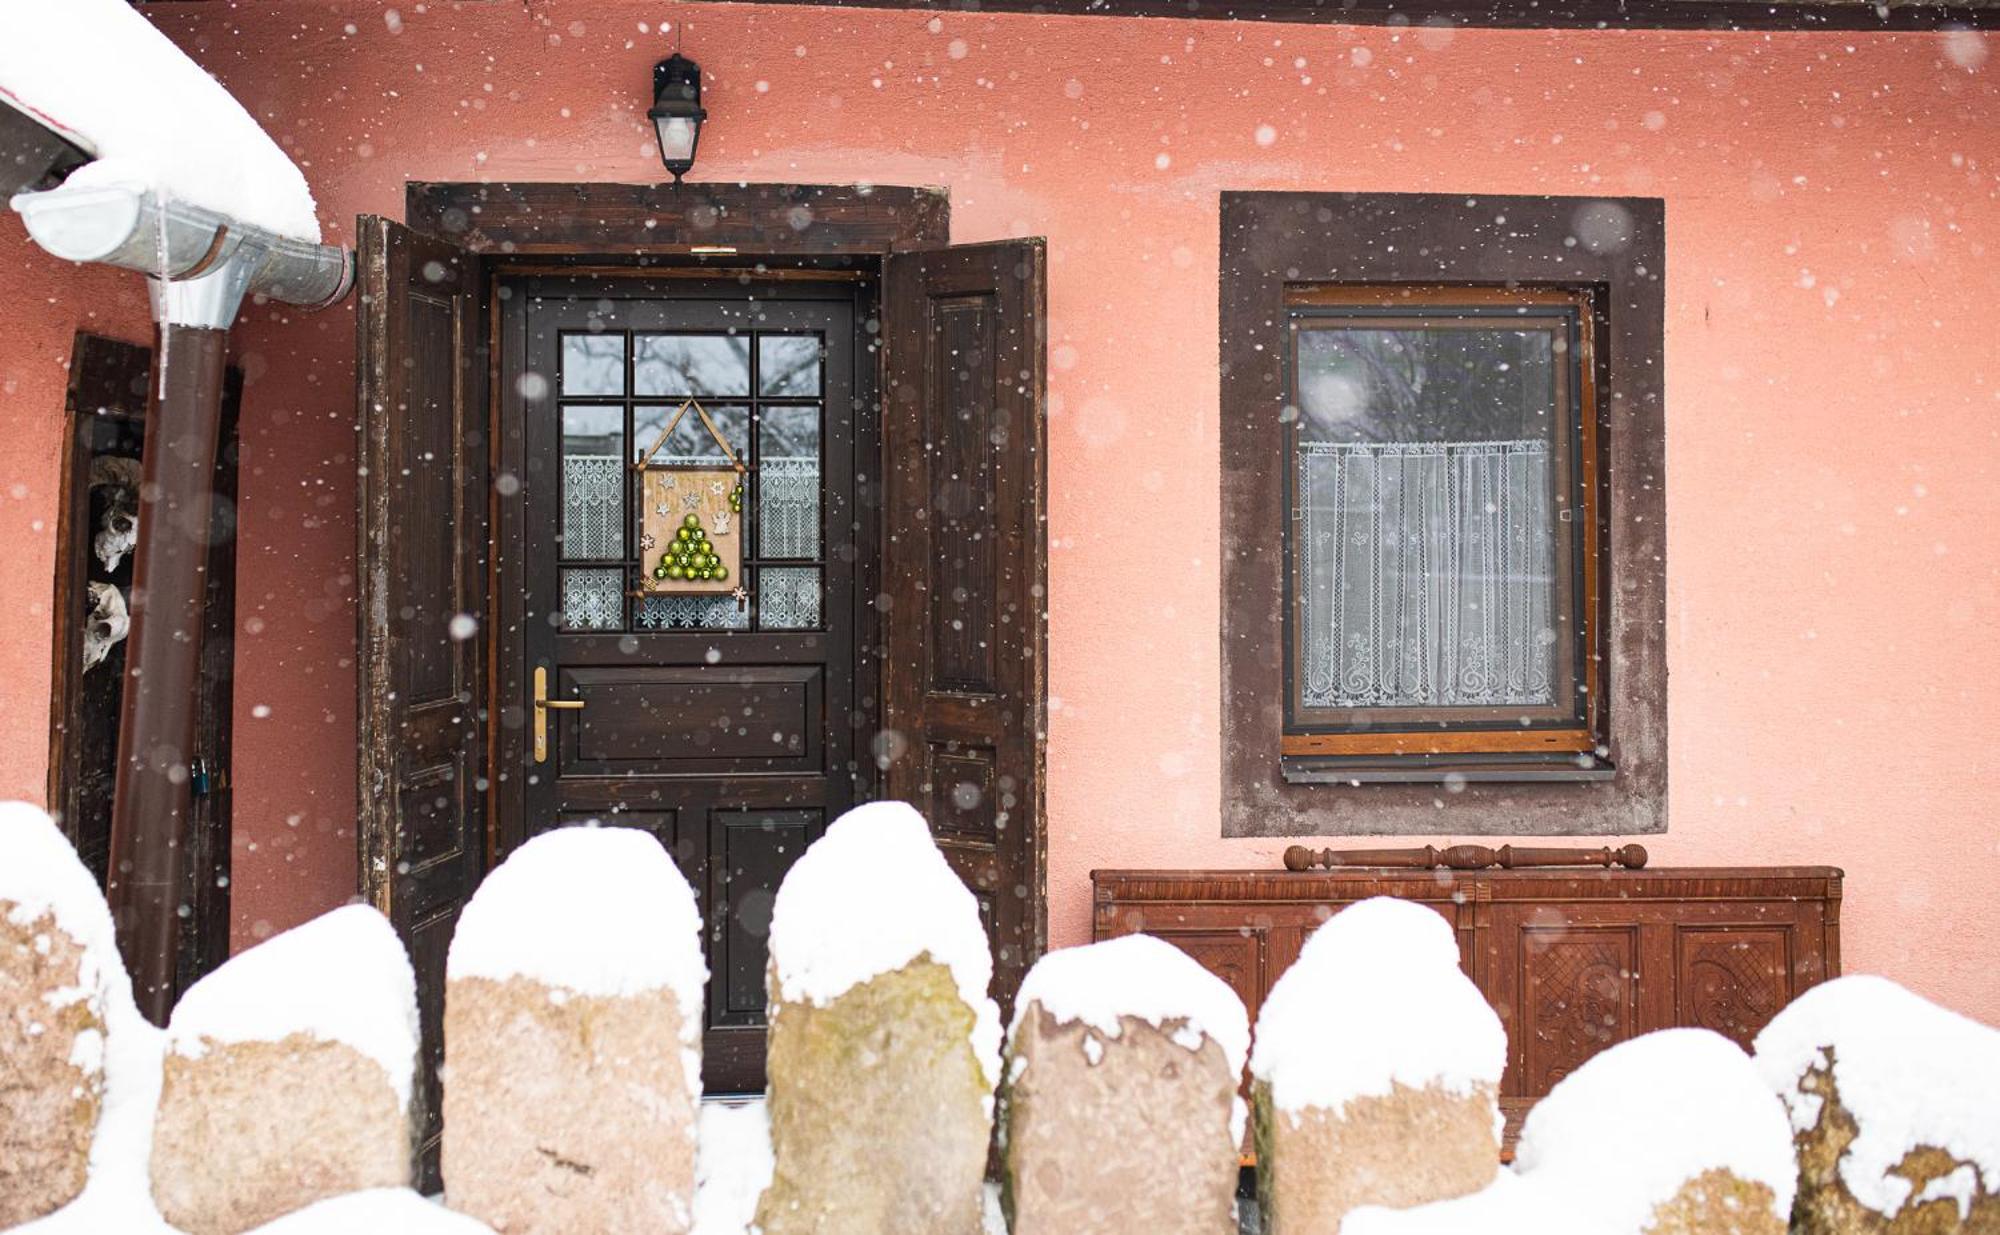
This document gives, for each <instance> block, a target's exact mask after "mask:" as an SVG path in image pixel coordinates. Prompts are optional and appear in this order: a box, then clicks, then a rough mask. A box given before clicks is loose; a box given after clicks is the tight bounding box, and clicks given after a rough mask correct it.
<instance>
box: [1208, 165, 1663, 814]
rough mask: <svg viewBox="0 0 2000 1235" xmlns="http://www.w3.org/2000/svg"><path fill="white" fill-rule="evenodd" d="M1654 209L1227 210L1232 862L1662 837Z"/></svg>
mask: <svg viewBox="0 0 2000 1235" xmlns="http://www.w3.org/2000/svg"><path fill="white" fill-rule="evenodd" d="M1665 228H1666V217H1665V210H1664V207H1663V205H1662V203H1660V202H1659V201H1656V200H1651V199H1646V198H1569V197H1521V196H1508V197H1483V196H1468V195H1464V194H1429V193H1224V194H1223V195H1222V203H1221V220H1220V232H1221V237H1220V257H1221V266H1220V274H1221V279H1220V287H1219V289H1218V292H1219V294H1218V305H1217V309H1218V324H1219V327H1220V340H1219V342H1220V348H1219V353H1220V356H1219V358H1220V361H1221V388H1220V395H1221V406H1220V416H1219V419H1218V431H1219V443H1218V444H1219V454H1220V459H1221V497H1222V503H1221V505H1222V509H1221V527H1220V533H1221V535H1220V553H1219V557H1220V562H1221V592H1222V595H1221V610H1222V614H1221V617H1222V630H1221V636H1222V637H1221V676H1222V682H1221V686H1222V733H1221V745H1222V776H1221V786H1220V797H1221V803H1220V805H1221V817H1222V834H1223V835H1224V836H1244V837H1271V836H1321V835H1389V836H1452V835H1458V836H1466V835H1472V836H1480V835H1485V836H1537V835H1539V836H1559V835H1626V834H1642V833H1648V832H1660V831H1664V830H1665V828H1666V824H1667V706H1666V698H1667V663H1666V541H1665V535H1664V533H1665V515H1666V498H1665V493H1666V487H1665V468H1664V461H1665V456H1666V451H1665V432H1664V426H1665V403H1664V388H1663V383H1662V373H1663V369H1664V366H1663V359H1664V352H1663V345H1664V331H1663V323H1664V320H1665V311H1666V299H1665V295H1664V283H1663V279H1662V270H1663V267H1664V264H1665Z"/></svg>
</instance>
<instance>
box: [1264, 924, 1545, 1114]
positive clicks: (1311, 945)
mask: <svg viewBox="0 0 2000 1235" xmlns="http://www.w3.org/2000/svg"><path fill="white" fill-rule="evenodd" d="M1506 1066H1507V1033H1506V1030H1504V1029H1502V1028H1501V1026H1500V1018H1499V1017H1498V1016H1497V1015H1495V1014H1494V1011H1493V1009H1492V1008H1491V1007H1488V1006H1487V1003H1486V1000H1485V998H1484V997H1483V996H1481V995H1480V993H1479V989H1478V988H1477V987H1475V986H1474V985H1473V984H1472V979H1470V978H1468V977H1466V976H1465V972H1464V971H1463V970H1461V969H1460V968H1459V965H1458V943H1457V940H1456V939H1455V938H1454V936H1453V934H1452V929H1451V925H1450V924H1449V923H1447V922H1446V921H1445V920H1444V918H1443V917H1441V916H1439V915H1438V914H1437V913H1436V912H1434V911H1432V910H1429V909H1426V908H1424V907H1423V906H1422V905H1418V904H1415V903H1413V902H1410V901H1403V900H1396V899H1394V898H1391V897H1375V898H1373V899H1371V900H1365V901H1361V902H1359V903H1357V904H1354V905H1350V906H1348V907H1347V908H1346V909H1344V910H1342V911H1341V912H1340V913H1338V914H1336V915H1334V917H1333V918H1332V919H1331V920H1329V921H1328V922H1327V923H1326V924H1325V925H1323V926H1321V927H1320V928H1319V929H1318V930H1316V931H1314V932H1313V934H1312V937H1311V938H1309V939H1307V940H1306V943H1305V946H1304V947H1303V948H1301V949H1300V950H1299V958H1298V960H1296V961H1294V962H1293V963H1292V967H1291V968H1290V969H1287V970H1286V971H1285V973H1284V975H1283V976H1282V977H1280V978H1279V979H1278V981H1277V983H1276V984H1275V985H1273V986H1272V988H1271V994H1270V996H1269V997H1268V998H1266V999H1265V1001H1264V1006H1263V1009H1262V1010H1261V1011H1259V1013H1258V1014H1257V1045H1256V1049H1255V1050H1254V1051H1253V1052H1252V1053H1251V1056H1250V1073H1251V1075H1252V1076H1254V1077H1256V1078H1257V1079H1258V1080H1259V1081H1263V1082H1265V1083H1266V1084H1268V1085H1269V1086H1270V1092H1271V1101H1272V1103H1273V1105H1275V1106H1276V1107H1277V1108H1278V1109H1279V1110H1282V1111H1287V1112H1293V1113H1296V1112H1298V1111H1301V1110H1304V1109H1306V1108H1319V1109H1322V1110H1326V1111H1331V1112H1338V1111H1339V1110H1340V1109H1341V1108H1343V1107H1345V1106H1346V1105H1347V1104H1348V1103H1349V1102H1351V1101H1353V1100H1354V1099H1356V1098H1362V1097H1387V1096H1389V1095H1390V1094H1391V1093H1392V1092H1393V1091H1394V1088H1395V1086H1396V1085H1398V1084H1401V1085H1404V1086H1407V1087H1409V1088H1412V1089H1419V1088H1422V1087H1424V1086H1426V1085H1437V1086H1439V1087H1441V1088H1442V1089H1444V1090H1445V1091H1446V1092H1448V1093H1452V1094H1456V1095H1461V1096H1462V1095H1466V1094H1470V1093H1472V1092H1473V1091H1474V1090H1475V1089H1476V1088H1477V1087H1478V1086H1481V1085H1488V1086H1493V1087H1495V1088H1496V1089H1497V1088H1498V1086H1499V1084H1500V1073H1501V1072H1502V1070H1504V1069H1505V1068H1506Z"/></svg>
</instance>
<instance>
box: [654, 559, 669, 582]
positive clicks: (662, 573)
mask: <svg viewBox="0 0 2000 1235" xmlns="http://www.w3.org/2000/svg"><path fill="white" fill-rule="evenodd" d="M666 577H667V567H666V563H664V562H662V563H661V564H660V565H658V566H655V567H653V578H655V579H664V578H666Z"/></svg>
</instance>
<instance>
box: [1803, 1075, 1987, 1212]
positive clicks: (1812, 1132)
mask: <svg viewBox="0 0 2000 1235" xmlns="http://www.w3.org/2000/svg"><path fill="white" fill-rule="evenodd" d="M1827 1058H1828V1063H1827V1065H1826V1066H1824V1067H1815V1068H1812V1069H1811V1070H1809V1071H1808V1072H1807V1073H1806V1074H1805V1075H1804V1076H1803V1077H1801V1078H1800V1079H1799V1091H1800V1092H1801V1093H1807V1094H1813V1095H1815V1096H1817V1097H1819V1098H1820V1099H1821V1101H1820V1108H1819V1120H1818V1121H1817V1122H1816V1123H1815V1124H1814V1125H1813V1126H1812V1127H1810V1128H1807V1129H1806V1130H1805V1131H1803V1132H1799V1133H1797V1134H1795V1136H1794V1137H1793V1144H1794V1146H1795V1147H1796V1148H1797V1150H1798V1159H1799V1195H1798V1200H1797V1201H1795V1202H1794V1203H1793V1206H1792V1230H1793V1232H1794V1233H1795V1235H2000V1196H1996V1195H1995V1194H1993V1193H1992V1192H1983V1193H1981V1194H1980V1195H1979V1196H1978V1197H1976V1198H1975V1199H1974V1201H1973V1204H1972V1209H1971V1212H1970V1213H1969V1214H1965V1215H1963V1216H1961V1214H1960V1211H1959V1207H1958V1202H1957V1201H1956V1200H1954V1199H1952V1198H1950V1197H1941V1198H1938V1199H1936V1200H1931V1201H1925V1202H1923V1203H1921V1204H1916V1203H1906V1204H1905V1205H1904V1206H1903V1207H1902V1208H1901V1209H1899V1210H1897V1211H1896V1216H1895V1217H1893V1218H1890V1217H1885V1216H1884V1215H1882V1214H1880V1213H1878V1212H1876V1211H1875V1210H1873V1209H1870V1208H1868V1207H1867V1206H1865V1205H1863V1204H1862V1203H1861V1202H1860V1201H1858V1200H1856V1199H1855V1198H1854V1196H1853V1194H1852V1193H1850V1192H1849V1191H1848V1190H1847V1184H1846V1183H1845V1182H1844V1181H1843V1180H1842V1179H1841V1177H1840V1160H1841V1158H1842V1157H1843V1156H1844V1155H1845V1154H1846V1153H1847V1147H1848V1146H1849V1145H1851V1144H1853V1142H1854V1138H1855V1137H1856V1136H1858V1135H1859V1134H1860V1126H1859V1125H1858V1124H1856V1123H1855V1120H1854V1116H1853V1115H1852V1114H1851V1113H1850V1112H1849V1111H1848V1109H1847V1108H1846V1107H1845V1106H1843V1105H1842V1104H1841V1101H1840V1087H1839V1085H1838V1084H1837V1083H1836V1082H1835V1080H1834V1073H1833V1068H1832V1059H1833V1051H1832V1049H1831V1048H1828V1050H1827ZM1963 1165H1965V1164H1964V1163H1963V1162H1961V1161H1959V1160H1958V1159H1956V1158H1953V1157H1952V1156H1951V1155H1950V1154H1948V1153H1946V1152H1945V1151H1944V1150H1942V1149H1938V1148H1936V1147H1935V1146H1930V1145H1919V1146H1917V1147H1916V1148H1915V1149H1913V1150H1911V1151H1910V1152H1909V1153H1908V1154H1907V1155H1905V1156H1904V1158H1903V1160H1902V1161H1901V1162H1899V1163H1897V1164H1896V1167H1895V1168H1894V1170H1892V1171H1891V1172H1890V1173H1891V1174H1894V1175H1899V1176H1901V1177H1902V1178H1904V1179H1907V1180H1909V1181H1910V1195H1911V1196H1912V1197H1915V1196H1916V1195H1917V1194H1919V1193H1921V1192H1922V1191H1923V1190H1924V1188H1925V1187H1926V1186H1927V1185H1928V1184H1929V1183H1930V1182H1931V1181H1932V1180H1935V1179H1941V1178H1943V1177H1944V1176H1947V1175H1949V1174H1951V1173H1952V1172H1953V1171H1955V1170H1958V1169H1959V1168H1960V1167H1961V1166H1963ZM1984 1182H1985V1183H1986V1185H1987V1186H1988V1187H1992V1186H1993V1184H1994V1183H1995V1182H1996V1181H1992V1180H1987V1181H1984Z"/></svg>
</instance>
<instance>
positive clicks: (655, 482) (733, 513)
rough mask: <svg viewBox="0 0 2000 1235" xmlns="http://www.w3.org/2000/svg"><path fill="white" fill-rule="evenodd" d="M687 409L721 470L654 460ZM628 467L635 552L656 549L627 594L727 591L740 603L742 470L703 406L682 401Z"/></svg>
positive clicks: (744, 596)
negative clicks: (635, 495)
mask: <svg viewBox="0 0 2000 1235" xmlns="http://www.w3.org/2000/svg"><path fill="white" fill-rule="evenodd" d="M689 408H693V409H694V413H695V415H696V416H698V417H700V418H701V423H702V427H703V428H705V429H707V430H708V435H709V437H710V438H711V439H713V440H714V442H715V444H716V447H717V448H718V449H720V450H721V451H722V457H723V458H724V459H726V460H727V461H728V463H729V466H728V467H707V466H702V465H699V464H693V465H690V464H686V463H659V462H655V460H656V459H658V458H659V454H660V451H661V450H662V449H663V448H664V447H665V446H666V444H667V441H668V439H670V438H672V437H673V435H674V430H675V429H677V428H679V427H680V423H681V421H682V420H683V419H684V418H685V417H686V416H687V412H688V409H689ZM632 470H633V471H635V472H637V473H639V495H640V498H639V500H640V507H639V515H640V519H639V531H640V535H639V549H640V552H641V553H642V554H651V553H653V552H654V551H655V550H657V551H658V552H659V558H658V560H657V561H655V562H654V564H653V566H652V567H651V569H649V570H643V571H641V573H640V576H639V590H638V591H637V592H636V593H634V595H637V596H657V595H689V594H694V595H714V594H718V593H733V594H734V595H735V597H736V603H737V604H738V605H739V606H741V605H743V604H745V603H746V602H747V601H748V599H749V593H748V592H746V591H744V589H743V585H742V583H741V576H742V569H743V519H742V515H743V478H744V476H746V475H747V474H748V473H749V470H750V469H749V468H747V467H745V466H743V462H742V460H740V459H738V458H737V457H736V452H735V451H733V450H731V449H730V448H729V442H728V440H727V439H726V438H724V437H723V435H722V430H721V429H719V428H717V427H716V424H715V421H714V420H713V419H712V418H711V417H710V416H709V414H708V409H707V408H705V407H703V406H702V405H701V402H700V401H699V400H698V399H696V398H694V397H693V396H692V395H690V396H689V397H688V398H687V399H685V400H684V401H683V402H682V403H681V405H680V407H679V408H678V409H676V410H675V412H674V414H673V416H672V417H671V418H669V419H668V421H667V424H666V427H665V428H664V429H661V430H660V435H659V437H657V438H655V439H654V441H653V444H652V446H651V447H649V448H648V449H647V451H646V453H645V454H644V455H642V456H641V457H640V459H639V461H638V462H637V463H635V464H633V465H632ZM643 560H644V558H643V557H642V558H641V561H643Z"/></svg>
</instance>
